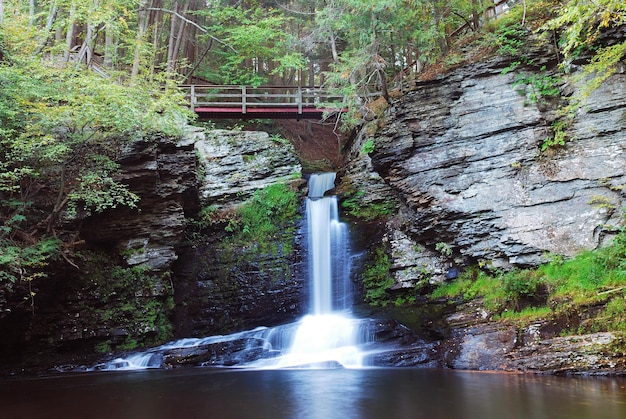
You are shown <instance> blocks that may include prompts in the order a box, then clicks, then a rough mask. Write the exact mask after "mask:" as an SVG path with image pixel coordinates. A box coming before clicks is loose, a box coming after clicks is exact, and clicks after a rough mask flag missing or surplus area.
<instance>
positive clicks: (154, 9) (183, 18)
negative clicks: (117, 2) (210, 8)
mask: <svg viewBox="0 0 626 419" xmlns="http://www.w3.org/2000/svg"><path fill="white" fill-rule="evenodd" d="M140 10H145V11H155V12H163V13H169V14H171V15H174V16H176V17H177V18H179V19H181V20H183V21H185V22H187V23H189V24H190V25H192V26H194V27H195V28H197V29H199V30H200V31H202V32H203V33H205V34H206V35H207V36H208V37H209V38H211V39H213V40H214V41H217V42H219V43H220V44H222V45H224V46H225V47H227V48H230V49H231V50H232V51H233V52H234V53H238V52H237V50H236V49H235V48H233V47H232V46H230V45H228V44H227V43H226V42H224V41H222V40H221V39H219V38H216V37H214V36H213V35H209V33H208V32H209V31H207V30H206V29H204V28H203V27H202V26H200V25H198V24H197V23H196V22H194V21H193V20H190V19H187V18H186V17H185V16H183V15H181V14H180V13H177V12H175V11H174V10H168V9H163V8H161V7H146V8H143V9H140Z"/></svg>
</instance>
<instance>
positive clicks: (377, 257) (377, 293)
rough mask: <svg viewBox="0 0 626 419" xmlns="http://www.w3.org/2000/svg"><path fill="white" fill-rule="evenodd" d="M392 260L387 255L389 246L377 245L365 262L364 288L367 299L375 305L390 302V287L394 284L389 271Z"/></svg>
mask: <svg viewBox="0 0 626 419" xmlns="http://www.w3.org/2000/svg"><path fill="white" fill-rule="evenodd" d="M390 269H391V261H390V260H389V255H387V246H386V245H384V244H383V245H381V246H379V247H377V248H376V249H375V250H374V252H373V255H372V258H371V259H370V260H369V261H368V262H366V263H365V267H364V269H363V275H362V280H363V288H364V289H365V301H366V302H367V303H369V304H370V305H373V306H383V307H384V306H386V305H387V304H389V303H390V301H391V300H390V296H389V294H388V290H389V288H391V286H392V285H393V278H391V275H390V273H389V270H390Z"/></svg>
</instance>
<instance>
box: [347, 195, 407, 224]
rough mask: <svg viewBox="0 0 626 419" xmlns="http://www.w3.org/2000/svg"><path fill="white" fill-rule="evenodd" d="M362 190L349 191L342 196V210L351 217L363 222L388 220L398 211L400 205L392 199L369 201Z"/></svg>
mask: <svg viewBox="0 0 626 419" xmlns="http://www.w3.org/2000/svg"><path fill="white" fill-rule="evenodd" d="M365 196H366V193H365V191H362V190H353V189H350V190H347V191H345V192H344V193H343V194H342V200H341V208H342V209H343V210H344V211H345V212H346V213H348V214H349V215H351V216H353V217H356V218H358V219H361V220H363V221H372V220H375V219H377V218H386V217H389V216H391V215H393V214H394V213H395V212H396V211H397V210H398V203H397V202H396V201H395V200H394V199H393V198H391V197H389V198H386V200H384V201H369V200H367V199H365Z"/></svg>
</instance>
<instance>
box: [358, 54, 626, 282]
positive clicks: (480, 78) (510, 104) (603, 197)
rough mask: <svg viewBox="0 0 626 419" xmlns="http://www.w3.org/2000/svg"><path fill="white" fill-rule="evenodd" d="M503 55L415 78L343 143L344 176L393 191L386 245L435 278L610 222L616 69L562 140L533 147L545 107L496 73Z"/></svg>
mask: <svg viewBox="0 0 626 419" xmlns="http://www.w3.org/2000/svg"><path fill="white" fill-rule="evenodd" d="M506 65H507V63H506V62H505V61H504V60H502V59H493V60H491V61H487V62H483V63H479V64H474V65H471V66H467V67H464V68H461V69H458V70H456V71H453V72H451V73H449V74H447V75H444V76H441V77H439V78H437V79H434V80H430V81H425V82H418V83H416V84H415V85H414V87H413V88H412V89H411V91H409V92H407V93H406V94H405V95H403V96H402V97H401V98H400V99H398V100H396V101H394V102H393V103H392V104H391V106H390V108H389V109H388V111H387V114H386V118H385V122H384V126H382V128H379V129H378V131H377V132H376V133H375V134H371V133H368V131H367V130H364V131H363V132H362V133H361V136H360V137H359V138H358V139H357V141H355V144H354V145H353V148H352V158H351V161H350V163H349V164H348V166H347V168H346V179H347V181H349V182H352V184H353V187H354V185H356V187H357V188H359V189H361V190H363V191H365V195H366V196H370V198H369V199H384V197H385V196H395V197H397V198H398V200H399V201H400V202H401V204H402V205H401V210H400V211H399V214H398V215H397V216H396V217H395V218H394V219H392V220H391V221H390V223H389V224H388V233H387V237H388V239H389V240H391V241H392V243H393V247H395V248H399V249H403V250H402V252H396V254H397V255H400V254H405V255H406V250H408V249H410V248H411V247H414V248H419V250H420V251H419V252H417V253H415V252H413V253H414V255H413V257H410V258H409V259H411V260H417V261H422V262H421V263H418V264H413V266H409V267H411V268H414V269H415V268H419V269H426V270H428V271H429V272H430V273H431V274H433V275H434V277H435V279H443V277H444V274H445V273H446V272H447V269H449V268H450V267H451V266H454V265H467V264H477V263H480V264H482V265H484V266H490V267H493V268H510V267H513V266H517V267H528V266H536V265H538V264H540V263H541V262H543V261H545V259H544V256H545V255H546V254H547V253H553V254H559V255H564V256H572V255H574V254H576V253H579V252H580V251H582V250H585V249H595V248H597V247H598V246H602V244H603V243H604V242H605V240H606V239H609V238H610V233H609V232H608V231H607V230H606V229H605V227H606V226H611V225H613V226H614V225H618V224H619V223H620V222H621V213H620V211H619V210H618V209H619V208H621V207H623V205H624V198H625V197H626V194H625V192H624V188H623V185H624V184H626V171H625V170H624V168H625V167H626V154H625V153H624V150H625V149H626V136H625V135H624V131H625V130H624V129H625V128H626V114H625V113H624V108H625V107H626V96H625V95H624V94H623V92H624V91H626V89H625V88H626V75H625V74H616V75H614V76H613V77H612V78H611V79H609V80H608V82H606V83H605V84H604V85H603V86H602V87H601V88H600V89H598V90H597V91H595V92H593V93H592V94H591V96H590V97H589V98H588V103H587V104H585V105H584V106H582V107H581V108H580V110H579V111H578V113H577V114H576V116H575V118H574V120H573V123H572V125H571V126H570V128H569V130H568V135H569V138H571V139H572V140H571V141H569V142H567V143H566V145H565V146H563V147H560V148H558V149H554V150H549V151H547V152H542V151H541V144H542V142H543V141H544V139H545V138H546V137H547V136H549V135H550V129H551V128H550V126H551V122H552V121H553V120H554V118H555V116H554V113H553V112H552V111H550V110H549V109H546V108H545V107H542V106H538V104H535V103H529V102H528V100H527V98H526V96H524V95H523V94H520V92H519V86H517V87H516V86H515V80H516V79H515V77H514V76H513V75H511V74H506V75H505V74H502V70H503V68H504V67H506ZM561 88H562V90H564V91H565V90H567V89H571V86H570V85H569V84H567V85H563V86H561ZM378 124H379V125H381V123H380V122H378ZM371 140H373V141H374V144H375V147H374V150H373V151H372V152H371V153H370V154H369V155H365V154H364V153H363V152H362V147H363V144H364V143H365V142H367V141H371ZM407 239H408V240H409V241H410V243H408V242H407V243H408V244H403V242H404V241H406V240H407ZM438 244H440V246H437V245H438ZM435 248H438V249H439V250H441V249H442V248H444V249H447V250H448V251H447V252H441V251H435ZM425 252H426V253H425ZM442 253H445V254H442ZM426 255H429V256H426ZM424 258H426V259H424ZM429 258H430V260H429ZM432 258H434V259H432ZM395 259H396V260H398V261H399V260H400V257H396V258H395ZM398 268H399V269H400V271H406V270H407V267H404V268H403V267H401V266H399V267H398ZM403 275H404V276H403ZM396 277H397V280H398V281H399V282H402V281H403V280H402V278H403V277H407V275H406V273H405V274H401V272H397V275H396ZM408 277H410V275H408ZM411 285H413V284H412V283H410V282H409V285H408V286H411ZM404 286H407V284H404Z"/></svg>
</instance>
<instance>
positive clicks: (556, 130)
mask: <svg viewBox="0 0 626 419" xmlns="http://www.w3.org/2000/svg"><path fill="white" fill-rule="evenodd" d="M570 124H571V119H570V118H569V117H567V116H566V117H564V118H563V119H561V120H558V121H555V122H554V123H552V132H553V136H551V137H546V138H544V140H543V143H542V144H541V151H546V150H547V149H549V148H555V147H563V146H564V145H565V142H566V141H567V140H568V137H567V133H566V128H567V127H568V126H569V125H570Z"/></svg>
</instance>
